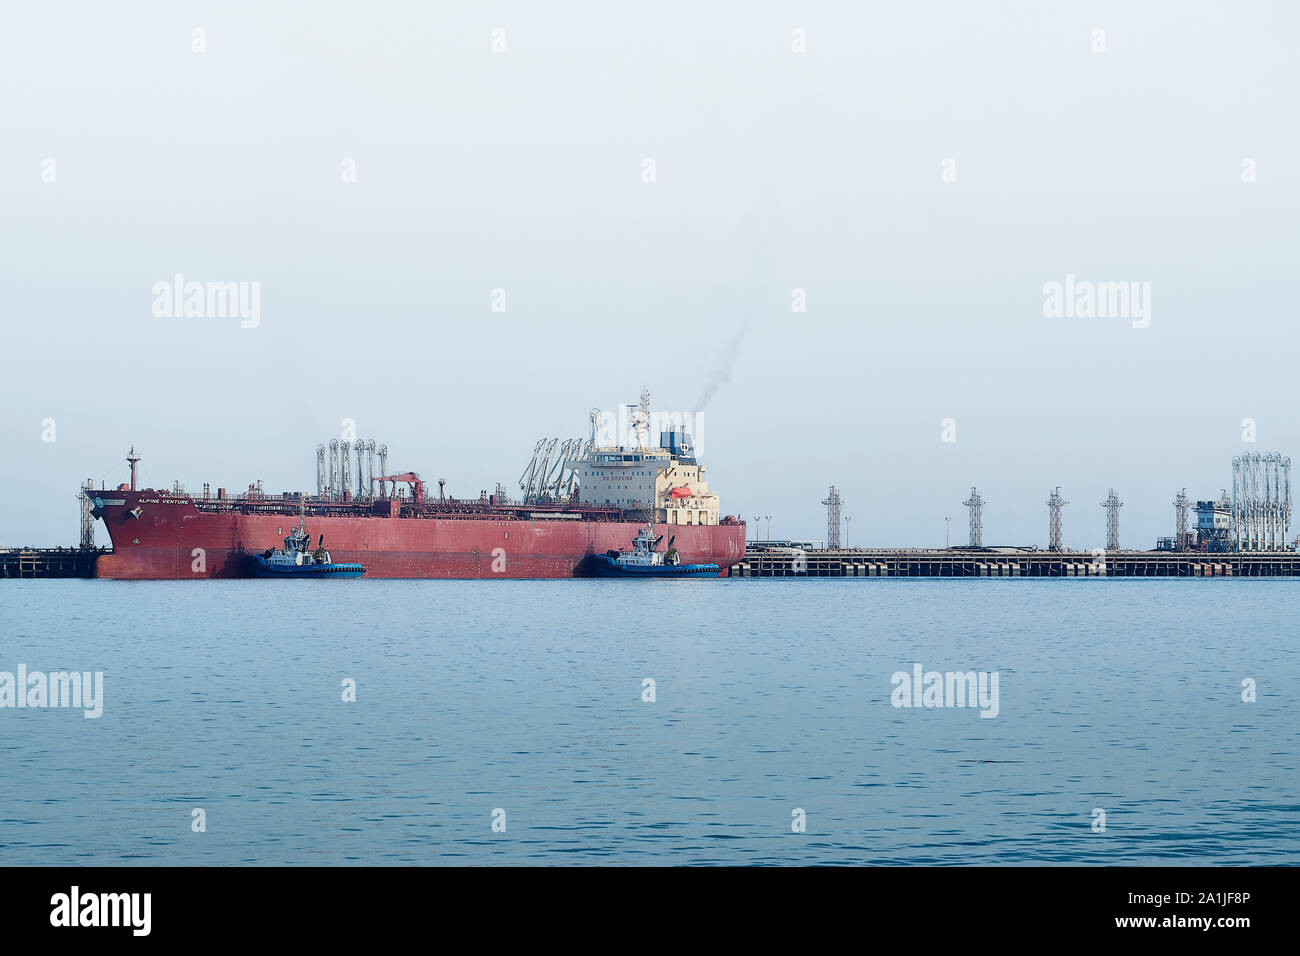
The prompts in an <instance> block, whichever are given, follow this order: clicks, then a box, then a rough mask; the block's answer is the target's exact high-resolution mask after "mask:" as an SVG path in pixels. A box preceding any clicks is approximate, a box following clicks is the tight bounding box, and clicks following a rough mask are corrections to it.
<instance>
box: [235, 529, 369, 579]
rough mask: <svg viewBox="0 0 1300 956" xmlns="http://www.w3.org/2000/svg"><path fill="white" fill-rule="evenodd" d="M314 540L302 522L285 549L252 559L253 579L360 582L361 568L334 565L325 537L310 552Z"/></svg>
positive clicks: (265, 553)
mask: <svg viewBox="0 0 1300 956" xmlns="http://www.w3.org/2000/svg"><path fill="white" fill-rule="evenodd" d="M310 547H311V537H310V536H309V535H308V534H307V529H306V528H304V527H303V523H302V519H299V520H298V527H296V528H294V529H293V530H292V531H290V532H289V537H287V538H285V539H284V547H283V548H281V549H279V550H271V549H268V550H266V551H263V552H262V553H261V554H257V555H254V556H253V576H254V577H258V578H359V577H361V575H363V574H365V573H366V569H365V568H363V567H362V566H361V565H359V564H355V563H348V562H340V563H337V564H336V563H335V562H334V561H333V560H331V558H330V553H329V552H328V551H326V550H325V535H323V534H322V535H321V536H320V542H319V543H318V544H317V546H316V550H315V551H309V550H308V548H310Z"/></svg>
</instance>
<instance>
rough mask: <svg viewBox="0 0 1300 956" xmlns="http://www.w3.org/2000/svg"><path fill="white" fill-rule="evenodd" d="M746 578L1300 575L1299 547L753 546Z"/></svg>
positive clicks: (737, 570) (734, 571)
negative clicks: (1102, 550) (1096, 549)
mask: <svg viewBox="0 0 1300 956" xmlns="http://www.w3.org/2000/svg"><path fill="white" fill-rule="evenodd" d="M731 576H732V577H739V578H787V577H789V578H794V577H808V578H854V577H882V578H883V577H888V578H979V577H991V578H999V577H1027V578H1065V577H1080V578H1082V577H1121V578H1123V577H1139V578H1153V577H1159V578H1195V577H1241V578H1260V577H1300V552H1295V551H1248V552H1246V551H1234V552H1198V551H1112V552H1107V553H1106V554H1105V555H1104V556H1101V555H1094V554H1093V553H1092V552H1089V551H1030V550H1023V551H1022V550H1013V549H998V550H987V549H985V550H979V549H973V548H946V549H934V550H927V549H913V548H903V549H894V550H886V549H869V548H862V549H859V548H853V549H834V550H806V551H800V550H798V549H781V550H770V551H747V552H746V553H745V557H744V559H743V560H741V561H740V562H739V563H737V564H735V565H733V566H732V568H731Z"/></svg>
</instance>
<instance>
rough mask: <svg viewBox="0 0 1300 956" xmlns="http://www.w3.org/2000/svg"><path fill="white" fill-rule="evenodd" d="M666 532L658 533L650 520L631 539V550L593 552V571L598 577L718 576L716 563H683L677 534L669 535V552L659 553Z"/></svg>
mask: <svg viewBox="0 0 1300 956" xmlns="http://www.w3.org/2000/svg"><path fill="white" fill-rule="evenodd" d="M662 540H663V535H655V532H654V527H653V526H651V525H649V524H647V525H646V526H645V527H644V528H642V529H641V531H640V532H639V533H638V534H637V536H636V539H635V540H634V541H633V542H632V550H631V551H606V552H605V553H604V554H594V555H592V571H593V572H594V573H595V575H596V577H598V578H696V577H717V576H718V571H719V569H718V566H717V565H716V564H682V559H681V555H679V554H678V553H677V549H676V548H674V547H673V542H674V541H676V540H677V538H676V536H674V537H672V538H669V539H668V550H667V552H665V553H663V554H660V553H659V542H660V541H662Z"/></svg>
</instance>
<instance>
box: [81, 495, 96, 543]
mask: <svg viewBox="0 0 1300 956" xmlns="http://www.w3.org/2000/svg"><path fill="white" fill-rule="evenodd" d="M94 488H95V483H94V482H93V481H91V480H90V479H89V478H87V479H86V483H85V484H84V485H82V486H81V495H80V498H81V550H82V551H90V550H92V549H93V548H94V547H95V516H94V514H92V513H91V504H90V495H91V492H92V491H93V490H94Z"/></svg>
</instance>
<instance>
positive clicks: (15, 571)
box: [0, 548, 109, 578]
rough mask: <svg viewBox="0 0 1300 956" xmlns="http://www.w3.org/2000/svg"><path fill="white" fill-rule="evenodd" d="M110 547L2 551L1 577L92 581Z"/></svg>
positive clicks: (0, 558)
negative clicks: (99, 561) (100, 559)
mask: <svg viewBox="0 0 1300 956" xmlns="http://www.w3.org/2000/svg"><path fill="white" fill-rule="evenodd" d="M108 550H109V549H107V548H91V549H86V550H82V549H81V548H0V578H93V577H94V576H95V560H96V559H97V558H98V557H99V556H100V555H101V554H107V553H108Z"/></svg>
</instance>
